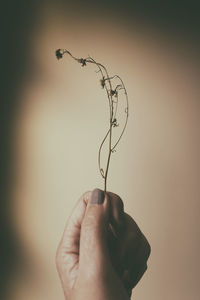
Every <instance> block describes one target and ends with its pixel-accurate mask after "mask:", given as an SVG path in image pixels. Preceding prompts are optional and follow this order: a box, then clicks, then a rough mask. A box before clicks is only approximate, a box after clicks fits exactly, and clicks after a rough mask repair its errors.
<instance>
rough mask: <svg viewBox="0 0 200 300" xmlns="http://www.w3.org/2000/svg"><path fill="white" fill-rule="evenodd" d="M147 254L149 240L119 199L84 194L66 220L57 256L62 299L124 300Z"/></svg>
mask: <svg viewBox="0 0 200 300" xmlns="http://www.w3.org/2000/svg"><path fill="white" fill-rule="evenodd" d="M149 255H150V246H149V243H148V241H147V240H146V238H145V237H144V235H143V234H142V232H141V231H140V229H139V227H138V226H137V224H136V223H135V221H134V220H133V219H132V218H131V217H130V216H129V215H128V214H126V213H125V212H124V209H123V202H122V200H121V199H120V197H119V196H117V195H116V194H114V193H111V192H106V194H105V197H104V192H103V191H101V190H98V189H95V190H94V191H93V192H86V193H85V194H83V195H82V196H81V198H80V199H79V201H78V202H77V204H76V206H75V208H74V209H73V211H72V214H71V216H70V217H69V218H68V220H67V224H66V227H65V230H64V233H63V237H62V239H61V242H60V244H59V246H58V250H57V255H56V264H57V269H58V273H59V276H60V279H61V282H62V286H63V290H64V294H65V298H66V299H67V300H79V299H88V300H90V299H96V300H102V299H104V300H108V299H109V300H111V299H115V300H122V299H123V300H126V299H129V297H130V296H131V291H132V288H133V287H134V286H135V285H136V284H137V282H138V281H139V280H140V278H141V277H142V275H143V274H144V272H145V271H146V269H147V264H146V262H147V259H148V257H149Z"/></svg>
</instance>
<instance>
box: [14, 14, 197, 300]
mask: <svg viewBox="0 0 200 300" xmlns="http://www.w3.org/2000/svg"><path fill="white" fill-rule="evenodd" d="M98 20H99V19H98V18H96V19H95V18H92V19H91V20H87V21H85V20H84V19H83V20H82V19H81V18H80V20H79V21H78V22H75V20H73V16H72V17H71V18H70V17H69V16H67V15H64V14H61V13H60V12H59V11H57V12H56V11H55V10H54V11H51V10H50V9H49V10H48V11H42V12H41V16H40V21H38V26H37V28H36V29H35V34H34V35H33V37H32V54H31V57H32V64H31V66H30V73H29V76H28V77H27V78H25V80H24V85H23V87H22V90H21V99H22V108H21V110H20V113H19V118H18V124H17V127H16V162H17V164H16V166H17V168H18V169H17V170H18V173H17V179H16V185H15V188H14V189H13V190H14V193H13V196H14V206H13V214H14V220H15V223H16V229H17V232H18V235H19V236H20V239H21V243H22V247H23V248H25V249H26V253H27V257H28V261H29V265H30V269H31V270H32V273H31V276H30V278H27V279H26V281H24V279H23V280H22V282H20V279H19V280H18V281H19V282H16V289H15V292H14V294H15V297H14V296H13V299H20V300H23V299H29V300H32V299H38V300H44V299H48V300H55V299H63V294H62V290H61V287H60V283H59V280H58V277H57V273H56V269H55V264H54V256H55V251H56V247H57V244H58V241H59V239H60V236H61V233H62V231H63V227H64V224H65V221H66V218H67V216H68V215H69V213H70V211H71V209H72V207H73V206H74V203H75V202H76V201H77V199H78V198H79V196H80V195H81V194H82V193H83V192H84V191H86V190H91V189H93V188H95V187H99V188H103V182H102V180H101V177H100V175H99V173H98V168H97V152H98V146H99V144H100V142H101V140H102V138H103V136H104V133H105V130H106V128H107V124H108V118H107V117H108V107H107V102H106V100H107V99H106V97H105V95H104V92H103V91H102V90H101V88H100V87H99V81H98V80H99V79H98V76H97V75H96V74H95V72H94V70H95V69H94V68H93V67H89V66H88V67H87V68H80V66H79V65H78V64H76V63H75V62H74V61H72V60H71V59H70V58H67V57H66V58H65V59H64V60H62V61H57V60H56V59H55V56H54V51H55V49H57V48H62V47H64V48H67V49H69V50H70V51H71V52H72V53H74V55H77V56H87V55H88V54H90V55H91V56H93V57H94V58H95V59H97V60H98V61H100V62H102V63H104V64H105V65H106V66H107V67H108V69H109V71H110V74H115V73H118V74H119V75H121V77H122V78H123V80H124V82H125V85H126V87H127V91H128V94H129V101H130V118H129V122H128V127H127V130H126V132H125V135H124V137H123V140H122V141H121V143H120V145H119V147H118V149H117V152H116V153H115V154H113V156H112V159H111V167H110V171H109V178H108V190H110V191H113V192H115V193H118V194H119V195H120V196H121V197H122V199H123V201H124V205H125V210H126V211H127V212H128V213H129V214H130V215H131V216H132V217H134V218H135V220H136V222H137V223H138V225H139V226H140V227H141V229H142V231H143V232H144V233H145V235H146V236H147V238H148V240H149V242H150V244H151V246H152V254H151V257H150V259H149V268H148V271H147V273H146V274H145V276H144V278H143V280H142V281H141V282H140V283H139V284H138V286H137V287H136V288H135V290H134V292H133V299H136V300H144V299H148V300H155V299H162V300H168V299H170V300H177V299H181V300H188V299H192V300H197V299H199V295H198V294H199V289H198V277H199V257H198V254H199V228H200V221H199V218H198V217H199V184H198V183H199V149H198V147H199V135H198V133H199V124H198V123H199V100H198V86H197V80H196V78H197V74H196V72H197V70H196V69H197V68H196V69H195V64H194V61H193V60H192V58H191V57H190V56H189V54H187V51H189V50H187V47H186V46H187V45H181V44H178V43H177V44H175V43H172V42H171V43H170V42H169V41H166V40H164V39H163V38H162V37H161V36H159V35H158V34H157V35H156V34H155V33H151V32H150V31H149V32H148V31H147V29H142V28H140V30H139V26H138V27H137V28H136V29H135V30H130V29H128V28H127V27H125V26H123V24H121V25H118V24H117V22H116V23H115V21H114V20H111V21H110V23H109V22H108V21H105V23H104V24H103V25H102V24H101V23H100V22H99V21H98ZM72 29H73V30H72ZM188 53H189V52H188ZM23 282H24V283H25V284H23Z"/></svg>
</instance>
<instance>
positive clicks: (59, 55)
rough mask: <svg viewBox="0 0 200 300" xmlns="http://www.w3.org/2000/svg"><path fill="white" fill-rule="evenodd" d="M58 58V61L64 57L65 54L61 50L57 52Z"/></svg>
mask: <svg viewBox="0 0 200 300" xmlns="http://www.w3.org/2000/svg"><path fill="white" fill-rule="evenodd" d="M56 57H57V59H60V58H62V57H63V53H62V52H61V49H57V50H56Z"/></svg>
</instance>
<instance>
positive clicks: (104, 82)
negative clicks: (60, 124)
mask: <svg viewBox="0 0 200 300" xmlns="http://www.w3.org/2000/svg"><path fill="white" fill-rule="evenodd" d="M55 54H56V57H57V59H61V58H62V57H63V55H65V54H68V55H69V56H71V57H72V58H73V59H74V60H75V61H76V62H78V63H80V64H81V65H82V67H84V66H86V65H88V64H94V65H95V66H97V67H98V70H97V71H96V73H98V72H100V74H101V79H100V84H101V87H102V88H104V90H105V92H106V95H107V98H108V104H109V112H110V115H109V129H108V131H107V133H106V135H105V137H104V139H103V141H102V142H101V145H100V147H99V152H98V167H99V171H100V174H101V176H102V178H103V179H104V191H105V192H106V190H107V177H108V169H109V164H110V158H111V153H114V152H115V151H116V149H115V148H116V146H117V145H118V143H119V141H120V140H121V138H122V135H123V133H124V130H125V128H126V124H127V120H128V95H127V92H126V88H125V86H124V83H123V81H122V79H121V77H120V76H118V75H114V76H111V77H110V76H109V74H108V71H107V69H106V67H105V66H103V65H102V64H101V63H98V62H97V61H95V60H94V59H93V58H92V57H90V56H89V57H87V58H77V57H75V56H73V55H72V54H71V53H70V52H69V51H68V50H67V49H57V50H56V52H55ZM113 79H117V80H118V82H119V83H118V84H117V85H116V86H114V85H113ZM119 90H123V91H124V95H125V101H126V108H125V114H126V116H125V122H124V124H123V128H122V131H121V134H119V137H118V139H117V140H116V141H115V143H114V145H113V143H112V130H114V129H113V127H117V126H119V124H118V123H117V119H116V114H117V112H118V110H119V109H117V108H118V101H119V97H118V96H119V94H118V91H119ZM112 96H114V97H115V98H116V99H115V100H114V99H113V98H112ZM106 139H109V141H108V147H109V148H108V157H107V162H106V165H105V170H104V169H103V168H102V167H101V152H102V149H103V145H104V143H105V141H106Z"/></svg>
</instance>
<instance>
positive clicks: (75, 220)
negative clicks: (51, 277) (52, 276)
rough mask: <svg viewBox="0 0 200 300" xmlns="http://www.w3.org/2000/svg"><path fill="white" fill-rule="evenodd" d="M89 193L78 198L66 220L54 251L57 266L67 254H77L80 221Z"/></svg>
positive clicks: (61, 263)
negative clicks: (55, 251)
mask: <svg viewBox="0 0 200 300" xmlns="http://www.w3.org/2000/svg"><path fill="white" fill-rule="evenodd" d="M90 195H91V192H90V191H88V192H86V193H84V194H83V195H82V196H81V197H80V198H79V200H78V201H77V203H76V205H75V207H74V209H73V210H72V213H71V215H70V216H69V218H68V220H67V222H66V226H65V229H64V232H63V235H62V239H61V241H60V243H59V246H58V249H57V253H56V264H57V267H58V266H59V267H60V266H62V265H63V260H64V261H65V262H66V260H67V257H68V256H67V255H70V254H72V255H78V254H79V240H80V231H81V223H82V221H83V218H84V215H85V212H86V207H87V202H88V199H89V197H90ZM64 267H66V266H64Z"/></svg>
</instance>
